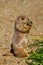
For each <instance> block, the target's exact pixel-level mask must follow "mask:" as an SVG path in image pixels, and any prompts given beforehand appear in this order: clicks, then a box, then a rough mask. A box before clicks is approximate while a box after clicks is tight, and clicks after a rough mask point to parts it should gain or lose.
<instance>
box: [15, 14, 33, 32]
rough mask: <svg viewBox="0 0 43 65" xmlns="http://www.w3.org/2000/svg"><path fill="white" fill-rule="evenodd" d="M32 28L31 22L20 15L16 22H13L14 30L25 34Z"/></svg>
mask: <svg viewBox="0 0 43 65" xmlns="http://www.w3.org/2000/svg"><path fill="white" fill-rule="evenodd" d="M31 26H32V21H30V20H29V19H28V18H27V17H26V16H24V15H21V16H19V17H17V19H16V21H15V29H16V30H18V31H20V32H23V33H26V32H28V31H29V30H30V28H31Z"/></svg>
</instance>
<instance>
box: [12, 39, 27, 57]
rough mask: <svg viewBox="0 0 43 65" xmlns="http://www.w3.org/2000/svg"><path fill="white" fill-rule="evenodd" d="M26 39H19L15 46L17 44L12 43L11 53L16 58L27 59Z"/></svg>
mask: <svg viewBox="0 0 43 65" xmlns="http://www.w3.org/2000/svg"><path fill="white" fill-rule="evenodd" d="M26 45H27V39H26V38H24V39H21V40H20V41H19V43H18V45H17V43H13V45H12V46H13V52H14V54H15V55H16V56H17V57H27V56H28V53H27V51H26V49H25V48H26Z"/></svg>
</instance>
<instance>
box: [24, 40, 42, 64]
mask: <svg viewBox="0 0 43 65" xmlns="http://www.w3.org/2000/svg"><path fill="white" fill-rule="evenodd" d="M42 45H43V41H37V42H35V44H32V46H41V47H40V48H38V49H37V51H34V52H32V53H31V54H30V56H29V57H28V58H27V59H26V60H25V62H26V63H27V64H28V65H43V47H42ZM30 46H31V45H30ZM29 60H32V61H31V62H29Z"/></svg>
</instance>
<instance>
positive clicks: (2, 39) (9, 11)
mask: <svg viewBox="0 0 43 65" xmlns="http://www.w3.org/2000/svg"><path fill="white" fill-rule="evenodd" d="M19 15H26V16H27V17H29V19H30V20H32V21H33V24H34V25H35V26H36V27H37V30H38V32H36V31H35V29H34V27H32V30H30V33H32V34H36V33H38V34H39V33H43V0H0V65H27V64H26V63H25V61H24V59H21V58H17V57H14V56H13V55H12V54H11V53H10V48H11V46H10V45H11V42H12V37H13V33H14V22H15V19H16V17H18V16H19ZM6 53H7V54H8V55H7V56H5V55H6ZM3 54H5V55H3Z"/></svg>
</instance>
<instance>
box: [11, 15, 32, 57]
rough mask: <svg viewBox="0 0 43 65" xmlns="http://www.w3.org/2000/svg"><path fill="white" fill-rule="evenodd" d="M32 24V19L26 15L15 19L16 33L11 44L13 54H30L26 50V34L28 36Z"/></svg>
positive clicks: (20, 55)
mask: <svg viewBox="0 0 43 65" xmlns="http://www.w3.org/2000/svg"><path fill="white" fill-rule="evenodd" d="M31 26H32V21H30V20H29V19H28V17H26V16H24V15H21V16H19V17H17V19H16V21H15V31H14V32H15V33H14V36H13V41H12V44H11V49H12V51H13V54H15V55H16V56H17V57H27V56H28V53H27V51H26V44H27V41H28V40H27V39H26V36H28V32H29V31H30V29H31Z"/></svg>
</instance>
